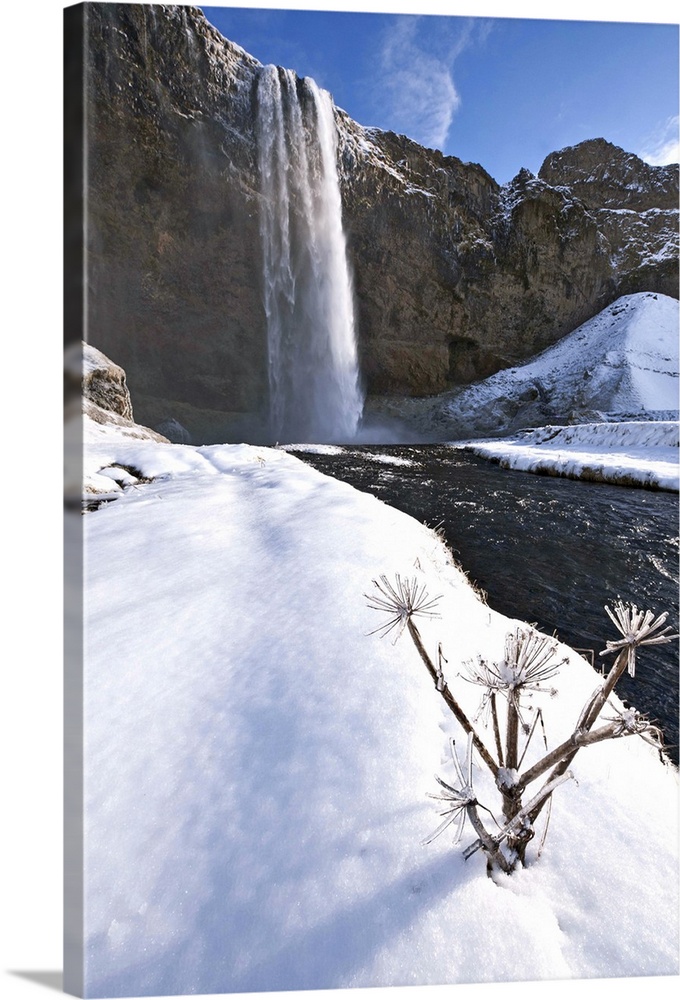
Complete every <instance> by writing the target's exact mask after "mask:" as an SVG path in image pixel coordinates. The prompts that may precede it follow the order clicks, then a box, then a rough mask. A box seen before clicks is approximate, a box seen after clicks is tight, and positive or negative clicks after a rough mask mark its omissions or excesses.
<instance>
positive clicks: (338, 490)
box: [84, 428, 678, 996]
mask: <svg viewBox="0 0 680 1000" xmlns="http://www.w3.org/2000/svg"><path fill="white" fill-rule="evenodd" d="M114 463H115V464H116V468H112V465H113V464H114ZM122 466H125V467H126V470H127V471H125V470H122V469H121V468H120V467H122ZM107 470H108V471H107ZM139 473H141V474H142V475H143V477H147V478H152V481H151V482H143V481H142V479H141V478H140V475H139ZM92 474H96V476H97V477H99V478H98V479H97V480H93V481H97V482H99V483H100V484H102V483H106V481H107V480H108V481H111V476H118V477H119V478H121V479H125V477H126V476H131V477H134V481H132V480H128V482H130V485H128V486H127V487H125V488H124V489H122V490H121V491H120V492H119V496H118V499H116V500H114V501H113V502H111V503H109V504H107V505H105V506H104V507H101V508H100V509H99V510H97V511H94V512H92V513H89V514H87V515H85V522H84V527H85V540H86V548H85V555H86V559H85V565H86V574H87V582H86V607H85V613H86V627H85V643H86V667H85V670H86V674H85V699H86V704H85V712H86V715H85V718H86V724H85V748H86V775H85V796H86V814H85V821H86V834H87V841H86V864H85V872H86V932H87V977H88V986H89V994H90V995H94V996H97V995H98V996H102V995H104V996H117V995H124V994H126V993H127V994H133V995H141V994H149V993H154V992H155V993H161V994H170V993H196V992H215V993H216V992H222V991H237V992H238V991H256V990H291V989H307V988H332V987H349V986H386V985H413V984H425V983H456V982H457V983H461V982H480V981H502V980H536V979H560V978H565V977H598V976H607V977H622V976H659V975H675V974H677V972H678V950H677V949H678V927H677V916H678V892H677V878H676V877H675V876H674V875H673V873H674V872H676V870H677V832H678V823H677V790H678V786H677V772H676V771H675V769H673V768H671V767H669V766H666V765H663V764H662V763H661V762H660V760H659V758H658V756H657V755H656V754H655V752H654V751H653V749H652V748H651V747H649V746H647V745H646V744H644V743H642V742H641V741H639V740H637V739H635V740H633V739H628V740H620V741H614V742H609V743H606V744H605V743H603V744H599V745H598V746H595V747H592V748H588V749H587V750H584V751H582V752H581V754H580V755H579V757H578V758H577V760H576V762H575V772H576V778H577V780H576V781H570V782H568V783H567V784H566V785H564V786H562V787H561V788H560V789H559V790H558V791H557V792H556V794H555V798H554V805H553V810H552V818H551V823H550V830H549V835H548V839H547V842H546V845H545V849H544V853H543V855H542V856H541V858H540V860H538V861H536V851H535V850H534V851H533V853H532V854H531V855H530V859H529V860H530V862H531V863H530V865H529V867H527V868H526V869H525V870H523V871H520V872H517V873H516V874H515V875H513V876H512V877H511V878H505V879H504V880H502V881H501V882H500V883H498V884H497V883H496V882H494V881H493V880H491V879H489V878H488V877H487V876H486V874H485V868H484V863H483V860H482V859H481V858H480V856H479V855H478V854H477V855H475V856H474V857H473V858H471V859H470V860H469V861H467V862H466V861H464V860H463V857H462V852H461V847H453V846H452V844H451V838H450V835H448V834H447V835H444V836H443V837H441V838H439V839H437V840H435V841H434V842H433V843H432V844H431V845H429V846H427V847H425V846H423V845H422V843H421V842H422V840H423V839H424V838H427V837H428V836H429V835H430V834H431V833H432V832H433V830H434V829H435V828H436V826H437V825H438V823H439V822H440V818H439V816H438V815H437V806H436V805H435V803H433V802H432V800H430V799H428V798H427V793H428V792H433V791H435V790H436V787H437V786H436V784H435V782H434V775H435V773H436V774H440V775H442V777H446V776H447V775H449V776H450V775H451V772H452V767H451V760H450V757H449V754H448V738H449V737H450V736H456V737H457V738H460V736H461V733H460V731H459V730H458V729H457V725H456V724H455V722H454V721H453V720H452V717H451V716H450V714H448V713H447V712H446V710H445V707H444V705H443V702H442V701H441V699H440V697H439V695H438V694H437V692H436V691H435V690H434V687H433V685H432V683H431V681H430V679H429V677H428V676H427V674H426V671H425V668H424V667H423V666H422V664H421V662H420V660H419V658H418V656H417V654H416V653H415V651H414V649H413V647H412V646H411V645H410V644H409V640H408V637H407V636H402V638H401V639H400V640H399V641H397V642H396V643H395V644H393V643H392V642H391V641H390V638H384V639H381V638H380V637H379V636H377V635H371V634H369V633H370V632H371V631H372V630H374V629H375V628H376V627H377V626H378V625H379V624H380V622H381V620H382V617H381V615H380V614H378V613H377V612H376V611H374V610H371V609H370V608H369V607H367V604H366V599H365V597H364V596H363V595H364V593H366V592H369V591H370V590H371V588H372V583H371V581H372V578H373V577H375V576H378V575H379V574H381V573H386V574H387V575H388V577H393V576H394V574H396V573H401V574H402V575H405V576H409V575H411V574H414V575H416V576H417V577H418V578H419V579H420V580H421V581H422V582H423V583H424V584H425V585H426V586H427V587H428V590H429V591H430V593H431V595H432V596H435V595H441V600H440V603H439V611H440V613H441V618H440V619H436V620H432V621H427V620H423V621H422V626H421V627H422V632H423V637H424V641H425V642H426V643H427V645H428V647H429V648H430V649H432V650H433V652H434V650H436V645H437V642H438V641H439V640H441V641H442V642H443V644H444V654H445V655H446V657H447V660H448V663H447V664H446V674H447V677H448V680H449V683H450V684H451V685H452V686H454V687H455V689H456V691H457V693H458V695H459V697H460V698H461V700H462V702H463V705H464V707H465V708H466V710H467V711H468V712H469V713H470V714H474V711H475V708H476V706H477V704H478V696H479V690H478V689H476V688H475V687H474V685H472V684H465V683H463V682H462V681H461V678H460V677H459V676H458V675H459V671H460V669H461V664H462V662H463V661H464V660H467V659H469V658H471V657H473V656H476V655H477V654H478V653H479V654H482V655H484V656H487V657H490V658H492V659H498V658H499V657H500V656H502V650H503V638H504V635H505V633H506V631H507V629H508V628H509V626H510V623H509V622H508V620H507V619H504V618H502V617H501V616H500V615H498V614H496V613H494V612H493V611H491V610H490V609H489V608H488V607H487V606H486V605H484V604H483V603H482V601H481V600H480V599H479V598H478V597H477V595H476V594H475V593H474V592H473V590H472V589H471V588H470V586H469V584H468V583H467V580H466V578H465V576H464V575H463V574H462V573H461V572H460V571H459V570H458V569H457V568H456V567H455V566H454V565H453V564H452V562H451V560H450V558H449V555H448V553H447V551H446V549H445V548H444V547H443V545H442V543H441V542H440V540H439V539H438V538H437V537H436V535H435V534H434V533H433V532H431V531H430V530H428V529H426V528H424V527H423V526H422V525H420V524H418V523H417V522H416V521H414V520H412V519H411V518H409V517H407V516H406V515H404V514H402V513H400V512H398V511H396V510H393V509H391V508H389V507H388V506H386V505H384V504H382V503H381V502H380V501H378V500H376V499H375V498H373V497H370V496H368V495H365V494H361V493H359V492H357V491H356V490H353V489H352V488H351V487H349V486H347V485H345V484H342V483H339V482H337V481H334V480H331V479H328V478H326V477H324V476H322V475H320V474H319V473H317V472H315V471H314V470H312V469H311V468H309V467H307V466H305V465H303V464H302V463H301V462H299V461H298V460H297V459H295V458H294V457H292V456H291V455H289V454H286V453H285V452H283V451H276V450H272V449H258V448H253V447H248V446H226V445H225V446H213V447H204V448H193V447H189V446H182V445H170V444H160V443H156V442H152V441H142V440H132V439H130V438H124V437H122V436H121V435H120V434H117V433H115V432H110V431H102V429H101V428H99V429H97V430H96V433H93V436H92V439H91V440H90V442H89V443H88V445H87V449H86V475H87V476H90V475H92ZM612 596H614V595H609V594H603V595H602V597H603V603H604V602H605V600H609V599H611V597H612ZM657 610H659V611H660V610H662V609H657ZM611 631H612V627H611V625H610V624H608V620H607V619H606V616H605V615H604V612H603V633H602V636H597V637H594V638H593V644H594V645H595V646H596V647H597V648H598V649H599V648H603V644H602V645H598V644H599V643H602V640H603V639H604V638H606V637H610V638H611V637H612V636H611ZM566 652H567V654H568V656H569V662H568V665H567V666H565V667H563V668H562V674H561V676H562V678H563V682H562V683H560V685H559V693H558V694H557V696H556V697H554V698H547V700H546V701H545V702H544V704H543V708H544V712H545V720H546V729H547V733H548V737H549V739H550V741H551V743H557V742H558V741H559V740H561V739H562V738H564V736H565V735H566V734H567V733H568V732H570V731H571V728H572V725H573V722H574V719H575V717H576V715H577V713H578V710H579V709H580V706H581V704H582V702H583V700H584V699H585V698H586V697H587V696H588V695H590V693H591V691H592V690H593V688H594V686H595V684H596V677H595V675H594V673H593V671H592V669H591V668H590V666H589V665H588V664H587V663H586V662H585V661H584V660H583V659H581V658H580V657H579V656H578V655H576V654H575V653H572V652H570V651H566ZM643 654H644V651H641V653H640V657H639V665H638V669H639V670H643V669H644V655H643ZM537 697H539V698H540V697H541V696H537ZM474 773H475V782H476V785H477V792H478V795H479V797H480V800H481V801H484V802H486V801H489V802H490V804H491V805H492V806H494V805H495V798H494V795H495V793H494V789H493V788H492V787H491V783H490V779H488V778H487V777H486V775H485V773H484V772H483V771H482V770H481V768H475V772H474ZM471 839H473V838H472V836H471V834H470V832H469V831H467V832H466V834H465V836H464V838H463V844H462V846H466V844H467V843H469V842H470V840H471ZM537 840H538V838H537ZM669 874H670V875H671V877H669Z"/></svg>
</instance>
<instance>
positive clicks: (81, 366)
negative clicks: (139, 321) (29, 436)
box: [64, 343, 179, 441]
mask: <svg viewBox="0 0 680 1000" xmlns="http://www.w3.org/2000/svg"><path fill="white" fill-rule="evenodd" d="M81 412H82V414H84V415H85V416H86V417H87V418H88V419H89V420H91V421H92V422H93V423H94V424H99V425H101V426H106V425H113V426H116V427H118V428H121V429H122V430H123V431H124V432H125V433H126V434H127V435H128V436H129V437H136V438H150V439H151V440H154V441H168V440H169V437H168V436H165V435H163V434H162V433H159V432H158V431H154V430H152V429H151V428H149V427H143V426H140V425H139V424H137V423H135V419H134V415H133V412H132V400H131V398H130V392H129V390H128V387H127V379H126V376H125V372H124V371H123V369H122V368H121V367H120V365H117V364H115V362H113V361H111V359H110V358H107V357H106V355H105V354H103V353H102V352H101V351H98V350H97V349H96V348H95V347H92V345H91V344H85V343H82V344H71V345H69V347H68V348H67V350H66V352H65V354H64V417H65V423H66V425H67V426H69V428H70V434H71V435H72V436H73V435H75V436H77V437H81V436H82V427H81V423H80V416H81ZM178 426H179V425H178Z"/></svg>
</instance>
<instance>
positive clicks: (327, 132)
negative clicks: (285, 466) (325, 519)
mask: <svg viewBox="0 0 680 1000" xmlns="http://www.w3.org/2000/svg"><path fill="white" fill-rule="evenodd" d="M257 108H258V118H257V127H258V145H259V168H260V184H261V195H262V209H261V234H262V245H263V254H264V268H263V276H264V306H265V314H266V318H267V338H268V352H269V355H268V361H269V395H270V432H271V434H272V437H273V438H274V439H275V440H278V441H287V442H291V441H298V442H302V441H317V442H323V441H349V440H352V439H353V438H354V436H355V434H356V431H357V428H358V425H359V421H360V419H361V414H362V409H363V395H362V391H361V387H360V379H359V366H358V360H357V347H356V336H355V324H354V296H353V289H352V281H351V276H350V271H349V267H348V264H347V247H346V241H345V234H344V231H343V227H342V204H341V200H340V186H339V181H338V172H337V164H336V151H337V131H336V127H335V119H334V115H333V104H332V101H331V97H330V95H329V94H328V93H327V92H326V91H324V90H320V89H319V88H318V87H317V85H316V84H315V83H314V81H313V80H311V79H310V78H308V77H305V78H304V79H298V77H297V76H296V75H295V74H294V73H293V72H291V71H290V70H284V69H280V68H277V67H276V66H265V67H264V68H263V70H262V72H261V74H260V77H259V81H258V88H257Z"/></svg>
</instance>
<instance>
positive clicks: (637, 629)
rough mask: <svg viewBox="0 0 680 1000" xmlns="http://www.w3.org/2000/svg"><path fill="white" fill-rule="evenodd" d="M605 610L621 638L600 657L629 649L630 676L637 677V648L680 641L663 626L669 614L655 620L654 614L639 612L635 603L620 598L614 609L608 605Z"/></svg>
mask: <svg viewBox="0 0 680 1000" xmlns="http://www.w3.org/2000/svg"><path fill="white" fill-rule="evenodd" d="M604 610H605V611H606V612H607V614H608V615H609V617H610V618H611V620H612V621H613V622H614V625H616V628H617V629H618V630H619V632H620V633H621V636H622V638H621V639H611V640H610V639H608V640H607V648H606V649H603V650H602V652H601V653H600V656H604V655H605V654H606V653H619V652H620V651H621V650H622V649H627V650H628V673H629V674H630V676H631V677H634V676H635V650H636V649H637V647H638V646H657V645H662V644H663V643H666V642H672V641H673V639H677V638H680V637H679V636H678V634H677V633H673V634H671V629H672V626H670V625H666V626H665V627H664V623H665V621H666V619H667V618H668V612H666V611H664V613H663V614H661V615H659V616H658V618H655V617H654V613H653V612H652V611H640V610H639V609H638V607H637V605H635V604H624V602H623V601H622V600H621V598H620V597H619V598H618V599H617V601H616V603H615V604H614V607H613V608H609V607H608V606H607V605H605V608H604Z"/></svg>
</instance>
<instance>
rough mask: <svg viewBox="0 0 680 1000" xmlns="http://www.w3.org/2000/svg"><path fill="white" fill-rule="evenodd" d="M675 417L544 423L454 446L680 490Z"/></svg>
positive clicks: (538, 466) (550, 468)
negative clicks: (559, 424) (567, 424)
mask: <svg viewBox="0 0 680 1000" xmlns="http://www.w3.org/2000/svg"><path fill="white" fill-rule="evenodd" d="M679 431H680V427H679V425H678V423H677V422H676V421H670V420H663V421H628V422H618V421H617V422H611V423H593V424H577V425H575V426H573V427H540V428H537V429H536V430H531V431H524V432H523V433H521V434H517V435H515V436H514V437H508V438H498V439H495V440H484V441H468V442H462V443H459V442H455V443H454V444H453V445H452V447H455V448H462V449H464V450H465V451H471V452H473V453H474V454H475V455H481V456H482V458H490V459H492V460H493V461H496V462H499V463H500V464H501V465H502V466H504V467H505V468H508V469H518V470H521V471H523V472H535V473H539V474H544V475H554V476H567V477H569V478H570V479H588V480H591V481H596V482H603V483H618V484H620V485H625V486H646V487H651V488H653V489H661V490H673V491H678V490H679V489H680V465H679V464H678V444H679V443H680V442H679V440H678V435H679Z"/></svg>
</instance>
